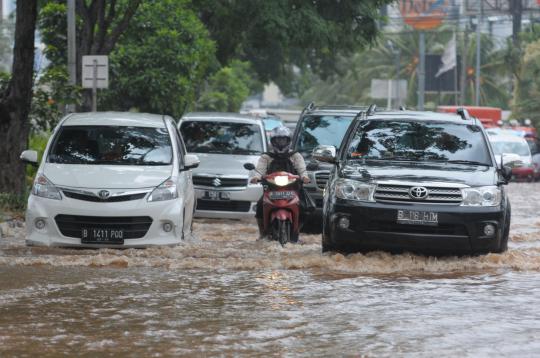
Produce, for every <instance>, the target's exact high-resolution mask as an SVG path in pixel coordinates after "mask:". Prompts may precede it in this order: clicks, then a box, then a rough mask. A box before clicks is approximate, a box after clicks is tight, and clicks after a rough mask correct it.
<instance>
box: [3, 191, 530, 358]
mask: <svg viewBox="0 0 540 358" xmlns="http://www.w3.org/2000/svg"><path fill="white" fill-rule="evenodd" d="M508 191H509V194H510V198H511V202H512V214H513V217H512V226H511V231H510V235H511V241H510V243H509V250H508V252H506V253H504V254H502V255H499V254H490V255H484V256H479V257H459V258H458V257H447V258H433V257H424V256H417V255H410V254H404V255H394V256H393V255H389V254H386V253H381V252H375V253H370V254H367V255H362V254H354V255H349V256H343V255H340V254H334V255H322V254H321V252H320V238H319V236H315V235H305V236H303V237H302V238H303V240H304V242H305V243H304V244H303V245H288V246H287V247H285V248H281V246H279V245H278V244H276V243H271V242H258V241H256V240H255V239H256V236H257V230H256V226H255V225H254V224H253V223H250V222H247V223H246V222H238V221H209V220H200V221H198V222H197V223H196V225H195V238H193V239H192V240H189V241H187V242H186V243H185V244H183V245H180V246H178V247H175V248H152V249H145V250H111V249H104V250H68V249H54V248H30V247H26V246H25V245H24V236H23V230H22V229H17V228H14V229H12V230H10V231H9V232H8V234H9V236H8V237H6V238H3V239H0V356H11V355H17V356H37V355H39V356H43V355H51V356H52V355H60V354H67V355H89V356H95V355H96V354H100V355H104V354H108V355H114V356H143V355H144V356H163V355H165V356H170V355H199V356H200V355H203V356H222V355H227V356H228V355H247V356H265V357H266V356H269V355H272V356H282V355H294V356H314V355H325V356H327V355H343V354H346V355H367V356H396V355H398V356H407V355H414V356H475V357H477V356H514V355H518V356H538V355H539V354H540V310H539V309H538V307H540V215H539V213H540V184H528V183H523V184H514V183H513V184H511V185H509V186H508Z"/></svg>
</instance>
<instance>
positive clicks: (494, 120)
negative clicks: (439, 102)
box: [437, 106, 502, 128]
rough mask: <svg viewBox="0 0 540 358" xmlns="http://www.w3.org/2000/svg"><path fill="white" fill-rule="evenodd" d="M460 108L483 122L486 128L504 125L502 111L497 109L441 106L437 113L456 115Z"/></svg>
mask: <svg viewBox="0 0 540 358" xmlns="http://www.w3.org/2000/svg"><path fill="white" fill-rule="evenodd" d="M458 108H465V109H466V110H467V111H468V112H469V114H470V115H471V116H473V117H476V118H478V119H479V120H480V122H482V125H483V126H484V128H493V127H500V123H502V109H500V108H497V107H476V106H439V107H437V112H445V113H456V110H457V109H458Z"/></svg>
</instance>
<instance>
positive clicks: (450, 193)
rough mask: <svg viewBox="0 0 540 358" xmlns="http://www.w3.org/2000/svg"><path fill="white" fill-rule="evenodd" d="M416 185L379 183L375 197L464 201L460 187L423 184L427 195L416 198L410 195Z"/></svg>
mask: <svg viewBox="0 0 540 358" xmlns="http://www.w3.org/2000/svg"><path fill="white" fill-rule="evenodd" d="M414 186H422V185H414ZM414 186H412V185H400V184H378V185H377V189H375V195H374V198H375V200H376V201H399V202H415V203H439V204H460V203H461V201H462V196H461V190H460V189H459V188H444V187H436V186H422V187H424V188H426V189H427V197H426V198H425V199H416V198H413V197H411V196H410V195H409V190H410V189H411V188H412V187H414Z"/></svg>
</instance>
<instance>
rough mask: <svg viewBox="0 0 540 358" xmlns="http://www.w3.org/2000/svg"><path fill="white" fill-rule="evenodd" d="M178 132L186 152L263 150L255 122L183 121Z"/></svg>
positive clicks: (254, 152) (259, 130)
mask: <svg viewBox="0 0 540 358" xmlns="http://www.w3.org/2000/svg"><path fill="white" fill-rule="evenodd" d="M180 132H181V133H182V138H183V139H184V141H185V143H186V148H187V150H188V152H194V153H218V154H244V155H259V154H261V153H262V151H263V137H262V135H261V128H260V127H259V126H258V125H256V124H249V123H234V122H217V121H216V122H211V121H184V122H182V125H181V126H180Z"/></svg>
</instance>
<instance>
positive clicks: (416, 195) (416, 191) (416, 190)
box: [409, 186, 428, 200]
mask: <svg viewBox="0 0 540 358" xmlns="http://www.w3.org/2000/svg"><path fill="white" fill-rule="evenodd" d="M409 196H410V197H411V198H413V199H418V200H424V199H425V198H427V196H428V190H427V189H426V188H424V187H423V186H413V187H412V188H411V189H410V190H409Z"/></svg>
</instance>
